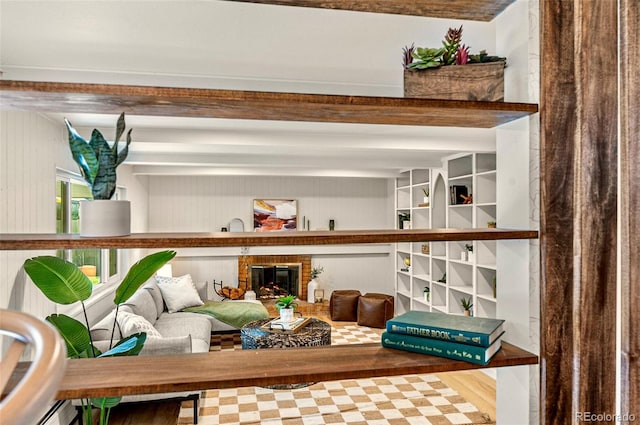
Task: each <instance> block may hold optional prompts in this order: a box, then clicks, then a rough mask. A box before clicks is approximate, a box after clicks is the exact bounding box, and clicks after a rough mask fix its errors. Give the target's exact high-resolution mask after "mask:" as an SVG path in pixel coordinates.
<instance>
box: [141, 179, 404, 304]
mask: <svg viewBox="0 0 640 425" xmlns="http://www.w3.org/2000/svg"><path fill="white" fill-rule="evenodd" d="M390 188H391V186H390V185H389V181H388V180H387V179H364V178H363V179H351V178H333V177H331V178H329V177H327V178H312V177H302V178H300V177H298V178H291V177H255V176H251V177H233V176H206V177H184V176H179V177H178V176H176V177H165V176H162V177H149V231H150V232H214V231H219V230H220V228H221V227H222V226H227V225H228V223H229V221H230V220H231V219H233V218H236V217H237V218H240V219H241V220H242V221H243V222H244V224H245V231H253V220H252V213H253V209H252V208H253V199H255V198H287V199H296V200H297V201H298V217H299V222H302V218H303V217H306V219H308V220H309V221H310V225H311V229H328V226H329V219H334V220H335V222H336V230H340V229H384V228H386V229H388V228H393V196H392V193H393V192H392V190H391V189H390ZM391 250H392V248H391V247H390V245H384V246H371V245H369V246H367V245H358V246H334V247H326V246H309V247H273V248H260V247H250V248H249V249H248V252H244V253H245V254H251V255H261V254H311V255H312V263H313V264H314V265H316V264H317V265H322V266H323V267H324V270H325V272H324V273H323V275H322V276H321V278H320V282H321V284H322V285H323V288H324V289H326V290H327V291H326V293H325V295H327V296H328V295H329V291H330V290H332V289H360V290H361V291H363V292H383V293H389V294H391V293H393V273H392V270H393V267H392V262H391V256H390V255H389V252H390V251H391ZM241 253H242V251H241V249H240V248H231V249H198V250H179V253H178V257H177V258H176V259H175V260H174V261H173V265H174V274H176V275H178V274H184V273H190V274H191V275H192V277H193V278H194V279H196V280H198V281H208V282H211V281H212V280H213V279H216V281H220V280H222V281H223V282H225V284H226V285H230V286H235V285H236V284H237V279H238V274H237V272H238V268H237V256H238V255H241Z"/></svg>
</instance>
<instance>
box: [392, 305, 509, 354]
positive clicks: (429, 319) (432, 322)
mask: <svg viewBox="0 0 640 425" xmlns="http://www.w3.org/2000/svg"><path fill="white" fill-rule="evenodd" d="M503 326H504V320H502V319H489V318H484V317H469V316H458V315H453V314H446V313H432V312H428V311H414V310H412V311H408V312H406V313H404V314H401V315H399V316H397V317H394V318H393V319H390V320H388V321H387V332H392V333H399V334H406V335H412V336H417V337H423V338H434V339H440V340H443V341H449V342H456V343H462V344H469V345H476V346H479V347H488V346H489V345H491V344H492V343H493V342H494V341H495V340H496V339H497V338H498V337H499V336H500V335H501V334H502V332H503V330H504V329H503Z"/></svg>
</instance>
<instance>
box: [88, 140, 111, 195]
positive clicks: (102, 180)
mask: <svg viewBox="0 0 640 425" xmlns="http://www.w3.org/2000/svg"><path fill="white" fill-rule="evenodd" d="M89 144H90V145H91V147H92V148H93V150H94V151H95V152H96V156H97V157H98V161H99V165H98V172H97V174H96V178H95V179H94V180H93V186H91V192H92V193H93V198H94V199H111V197H112V196H113V193H114V192H115V190H116V155H115V154H114V152H113V151H112V150H111V149H110V148H109V144H108V143H107V141H106V140H105V138H104V136H102V133H100V132H99V131H98V130H93V132H92V133H91V141H90V142H89Z"/></svg>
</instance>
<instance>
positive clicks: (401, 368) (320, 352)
mask: <svg viewBox="0 0 640 425" xmlns="http://www.w3.org/2000/svg"><path fill="white" fill-rule="evenodd" d="M537 363H538V357H537V356H536V355H534V354H532V353H529V352H527V351H525V350H522V349H521V348H518V347H515V346H513V345H511V344H508V343H504V342H503V344H502V349H501V350H500V351H499V352H498V353H497V354H496V355H495V356H494V358H493V359H492V360H491V362H490V363H489V364H488V365H487V366H478V365H475V364H473V363H468V362H463V361H453V360H448V359H445V358H441V357H434V356H428V355H425V354H416V353H410V352H406V351H401V350H394V349H391V348H383V347H382V346H381V345H380V344H362V345H361V344H353V345H334V346H326V347H307V348H290V349H269V350H241V351H218V352H211V353H201V354H187V355H179V356H178V355H175V356H138V357H112V358H104V359H72V360H69V361H68V363H67V370H66V373H65V376H64V378H63V379H62V383H61V384H60V388H59V391H58V394H57V396H56V397H57V398H58V399H61V400H62V399H74V398H89V397H104V396H120V395H134V394H155V393H164V392H171V391H192V390H193V391H196V390H205V389H216V388H238V387H247V386H265V385H279V384H297V383H302V382H321V381H335V380H340V379H360V378H370V377H376V376H395V375H410V374H417V373H437V372H449V371H455V370H466V369H480V368H485V367H486V368H490V367H504V366H518V365H532V364H537ZM27 366H28V363H22V364H20V365H19V367H18V368H17V369H16V371H15V372H14V375H13V377H12V378H11V382H10V384H9V388H11V387H12V384H11V383H15V382H18V379H19V378H20V376H21V375H22V374H24V372H25V370H26V369H27ZM150 370H152V371H153V373H149V371H150Z"/></svg>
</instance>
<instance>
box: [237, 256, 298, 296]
mask: <svg viewBox="0 0 640 425" xmlns="http://www.w3.org/2000/svg"><path fill="white" fill-rule="evenodd" d="M301 275H302V264H301V263H289V264H253V265H251V266H249V282H251V289H252V290H253V291H254V292H255V293H256V296H257V298H258V299H272V298H278V297H283V296H286V295H294V296H296V297H297V296H298V295H299V288H300V277H301Z"/></svg>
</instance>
